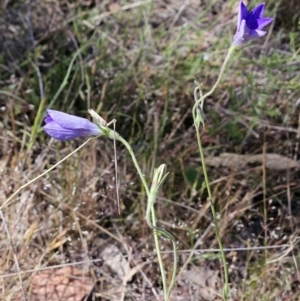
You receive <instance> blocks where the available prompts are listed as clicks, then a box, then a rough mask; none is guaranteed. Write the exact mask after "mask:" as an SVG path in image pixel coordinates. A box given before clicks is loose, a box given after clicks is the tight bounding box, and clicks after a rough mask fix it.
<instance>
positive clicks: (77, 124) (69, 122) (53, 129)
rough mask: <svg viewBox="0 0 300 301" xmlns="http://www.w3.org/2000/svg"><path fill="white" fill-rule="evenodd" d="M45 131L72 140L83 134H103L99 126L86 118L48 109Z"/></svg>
mask: <svg viewBox="0 0 300 301" xmlns="http://www.w3.org/2000/svg"><path fill="white" fill-rule="evenodd" d="M45 122H46V125H45V126H44V127H43V128H44V131H45V132H46V133H47V134H48V135H50V136H51V137H53V138H55V139H57V140H62V141H64V140H70V139H74V138H77V137H82V136H91V135H98V136H99V135H102V131H101V130H100V129H99V128H98V126H97V125H96V124H94V123H92V122H90V121H89V120H88V119H86V118H81V117H77V116H74V115H70V114H66V113H63V112H59V111H55V110H49V109H48V110H47V115H46V118H45Z"/></svg>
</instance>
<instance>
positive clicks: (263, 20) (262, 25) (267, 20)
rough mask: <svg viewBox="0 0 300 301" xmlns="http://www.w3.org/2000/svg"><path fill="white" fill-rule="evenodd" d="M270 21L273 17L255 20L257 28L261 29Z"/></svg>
mask: <svg viewBox="0 0 300 301" xmlns="http://www.w3.org/2000/svg"><path fill="white" fill-rule="evenodd" d="M272 21H273V18H262V19H258V20H257V23H258V27H257V29H263V28H264V27H265V26H267V25H268V24H270V23H271V22H272Z"/></svg>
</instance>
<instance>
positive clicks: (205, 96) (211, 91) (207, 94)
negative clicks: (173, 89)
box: [193, 46, 235, 120]
mask: <svg viewBox="0 0 300 301" xmlns="http://www.w3.org/2000/svg"><path fill="white" fill-rule="evenodd" d="M234 49H235V47H234V46H231V47H230V48H229V50H228V52H227V55H226V58H225V60H224V62H223V65H222V67H221V70H220V73H219V76H218V78H217V81H216V82H215V84H214V85H213V87H212V88H211V89H210V90H209V91H208V92H207V93H205V94H204V95H203V96H202V97H200V98H199V99H198V100H197V101H196V103H195V104H194V106H193V118H194V120H196V109H197V107H198V106H199V104H200V103H201V101H203V100H204V99H205V98H207V97H208V96H210V95H211V94H213V93H214V92H215V90H216V88H217V86H218V85H219V83H220V81H221V79H222V76H223V74H224V71H225V68H226V65H227V63H228V62H229V59H230V57H231V54H232V53H233V51H234Z"/></svg>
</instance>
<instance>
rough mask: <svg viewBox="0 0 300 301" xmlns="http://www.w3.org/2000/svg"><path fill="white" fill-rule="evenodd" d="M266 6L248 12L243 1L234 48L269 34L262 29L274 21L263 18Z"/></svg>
mask: <svg viewBox="0 0 300 301" xmlns="http://www.w3.org/2000/svg"><path fill="white" fill-rule="evenodd" d="M264 10H265V4H264V3H262V4H259V5H257V6H256V7H255V8H254V9H253V10H252V11H251V12H248V9H247V7H246V5H245V4H244V3H243V1H241V2H240V8H239V15H238V20H237V32H236V34H235V36H234V38H233V46H239V45H243V44H245V43H246V42H248V41H249V40H253V39H257V38H260V37H262V36H264V35H265V34H266V33H267V32H266V31H263V30H262V29H263V28H264V27H265V26H267V25H268V24H269V23H271V22H272V21H273V18H263V14H264Z"/></svg>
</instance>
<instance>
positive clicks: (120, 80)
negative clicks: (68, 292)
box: [0, 0, 300, 301]
mask: <svg viewBox="0 0 300 301" xmlns="http://www.w3.org/2000/svg"><path fill="white" fill-rule="evenodd" d="M146 2H147V1H121V2H120V1H97V0H95V1H83V0H77V1H67V0H61V1H58V0H53V1H28V0H27V1H22V2H20V3H18V2H14V1H4V4H3V7H2V11H1V12H0V14H1V15H0V32H1V34H0V69H1V72H0V109H1V110H0V129H1V132H0V180H1V186H0V204H3V203H4V202H5V200H6V199H7V198H9V196H11V195H12V193H13V192H14V191H16V190H17V189H18V188H19V187H20V186H22V185H23V184H25V183H27V182H28V181H29V180H31V179H33V178H34V177H36V176H38V175H39V174H41V173H42V172H43V171H45V170H46V169H47V168H49V167H51V166H52V165H53V164H55V163H56V162H58V161H59V160H60V159H62V158H63V157H64V156H66V155H67V154H69V153H70V152H71V151H73V150H74V149H75V148H76V147H78V146H79V145H80V144H81V143H82V142H83V141H84V140H80V139H77V140H76V141H71V142H67V143H60V142H57V141H53V140H50V139H49V138H48V137H46V136H45V134H44V133H43V132H42V130H41V128H40V125H41V122H42V119H41V117H42V116H41V114H39V113H38V110H40V111H42V112H43V111H44V109H45V107H49V106H51V107H52V108H54V109H59V110H62V111H67V112H71V113H74V114H77V115H81V116H87V109H88V108H89V107H91V108H93V109H95V110H97V111H98V112H101V116H102V117H104V118H105V119H107V120H111V119H112V118H116V119H117V120H118V122H117V131H118V132H119V133H121V134H122V135H123V136H124V137H125V138H126V139H127V140H128V141H129V142H130V143H131V145H132V146H133V148H134V151H135V152H136V155H137V157H138V160H139V163H140V165H141V167H142V169H143V171H144V173H145V175H146V177H147V181H148V182H150V181H151V175H152V174H153V169H154V167H156V166H158V165H159V164H161V163H165V164H167V167H168V171H169V172H170V174H169V176H168V178H167V181H166V183H165V184H164V187H163V189H162V193H161V196H160V198H159V200H158V204H157V208H156V209H157V215H158V218H159V224H160V225H162V226H163V227H165V228H166V229H167V230H169V231H170V232H172V233H173V234H174V236H175V237H176V239H177V240H178V245H179V254H180V267H182V266H186V268H185V269H181V271H180V274H179V276H178V279H177V286H176V288H175V291H174V295H173V299H174V300H218V298H220V297H218V296H220V288H221V287H222V279H223V275H222V267H221V262H220V257H219V252H218V250H217V249H216V248H217V242H216V237H215V233H214V227H213V225H212V218H211V213H210V209H209V202H208V200H207V195H206V191H205V189H203V187H204V186H203V173H202V169H201V163H200V161H199V156H198V151H197V142H196V138H195V132H194V128H193V125H192V117H191V107H192V105H193V87H194V83H193V79H194V78H197V80H199V81H201V82H202V83H203V87H204V89H205V90H207V89H208V88H209V87H210V86H211V84H212V83H213V82H214V81H215V79H216V77H217V74H218V71H219V68H220V65H221V64H222V60H223V58H224V55H225V53H226V49H227V47H228V46H229V43H230V38H229V33H230V32H231V33H233V31H234V30H235V18H236V11H235V9H236V1H227V2H224V4H223V3H222V5H220V4H218V5H216V4H211V5H209V4H208V3H202V2H201V1H196V0H195V1H193V0H190V1H179V0H178V1H177V0H169V1H155V2H154V4H153V5H152V4H150V3H148V4H147V3H146ZM200 2H201V3H200ZM204 2H209V1H204ZM271 2H272V1H269V3H268V7H269V8H270V9H271V8H272V7H273V13H274V14H275V12H276V14H277V16H278V20H280V24H281V26H282V27H280V28H278V26H276V22H275V26H274V28H272V29H270V31H269V32H270V33H269V35H268V36H267V37H266V38H265V39H262V40H261V41H258V42H255V43H253V44H251V45H250V46H249V47H246V48H244V49H243V50H241V51H239V52H238V53H236V55H235V57H234V58H233V59H232V61H231V62H230V64H229V67H228V69H227V71H226V74H225V77H224V79H223V81H222V83H221V85H220V86H219V88H218V91H217V92H216V93H215V94H214V95H213V96H212V97H211V98H209V99H208V100H207V102H206V104H205V111H206V112H207V115H206V125H205V129H204V128H203V129H202V131H201V135H202V139H203V142H204V145H205V152H206V155H207V157H209V160H212V161H211V162H213V163H212V164H210V166H209V167H208V172H209V177H210V181H211V182H212V184H211V185H212V186H211V187H212V191H213V196H214V202H215V204H216V209H217V212H218V216H219V218H220V219H219V225H220V228H221V233H222V238H223V244H224V247H225V248H226V254H227V260H228V267H229V271H230V281H231V297H230V299H231V300H247V301H248V300H249V301H252V300H299V298H300V295H299V281H300V275H299V269H298V265H299V253H298V250H299V241H298V236H299V221H300V220H299V216H300V185H299V175H300V174H299V168H297V164H298V163H297V160H299V138H300V123H299V97H300V96H299V92H298V91H299V54H298V53H299V41H298V40H297V35H296V34H295V33H294V32H293V31H291V30H295V25H290V24H291V23H290V22H287V23H288V24H289V25H288V26H287V28H285V27H284V24H285V22H284V20H286V19H285V18H287V17H285V16H286V14H287V13H286V12H287V11H288V7H286V6H284V7H281V6H280V5H279V7H277V6H276V5H275V4H276V3H275V2H276V1H273V2H274V3H275V4H274V5H273V3H271ZM218 3H219V2H218ZM272 5H273V6H272ZM282 12H284V14H283V13H282ZM293 18H294V16H293ZM293 18H291V19H293ZM293 24H294V23H293ZM72 59H73V61H72ZM68 68H69V73H68V75H67V76H68V78H67V77H66V74H67V70H68ZM63 82H65V85H62V83H63ZM57 91H59V92H57ZM42 99H44V100H43V101H42ZM44 106H45V107H44ZM112 150H113V144H112V142H111V141H107V140H105V139H104V138H103V139H99V140H97V141H96V140H93V141H91V142H90V143H89V144H88V145H87V146H86V147H84V148H83V149H81V150H80V151H79V152H78V153H76V154H75V155H74V156H72V157H71V158H69V159H68V160H67V161H66V162H64V163H63V164H61V165H60V166H59V167H58V168H56V169H55V170H54V171H52V172H51V173H49V174H47V175H46V176H45V177H43V178H41V179H39V180H38V181H36V182H35V183H33V184H31V185H30V186H29V187H27V188H26V189H24V190H22V191H21V192H20V193H19V194H18V195H17V196H16V197H15V198H14V199H13V201H12V202H11V203H10V204H9V206H5V208H3V210H2V214H3V215H2V217H1V223H0V228H1V231H0V288H1V290H0V291H1V293H0V299H1V300H25V297H24V296H27V300H35V299H34V298H35V296H34V292H36V291H37V290H36V285H37V283H36V280H35V279H37V277H36V276H35V275H36V272H37V271H39V272H40V273H43V271H45V270H47V269H50V268H51V270H52V268H54V269H55V270H59V269H60V268H62V267H66V266H68V265H69V264H71V265H72V266H74V267H77V268H78V269H80V270H81V271H82V274H83V275H85V276H86V277H88V278H89V279H90V280H91V282H88V283H89V284H90V285H91V294H90V300H122V299H123V300H162V290H161V281H160V276H159V275H160V274H159V270H158V265H157V261H156V257H155V254H154V253H153V250H154V244H153V238H152V235H151V231H150V230H149V229H148V226H147V224H146V222H145V220H144V216H145V208H146V206H145V192H144V191H143V189H142V188H141V187H142V186H141V184H140V181H139V179H138V177H137V175H136V172H135V169H134V167H133V164H132V163H131V161H130V157H129V155H128V154H127V153H126V151H125V150H124V149H122V148H121V146H119V145H118V147H117V155H118V158H117V159H118V166H119V170H118V172H119V178H120V181H121V183H120V194H121V201H122V204H121V206H122V207H121V209H122V210H121V215H120V216H119V215H118V213H117V203H116V191H115V182H114V162H113V155H112V153H113V152H112ZM224 153H230V154H233V155H245V156H251V155H256V156H258V155H261V158H262V159H261V160H250V161H247V160H246V159H245V161H247V162H246V163H247V164H239V163H238V162H237V163H234V164H227V163H226V162H227V161H226V162H225V161H222V160H220V159H218V158H224V157H222V156H224ZM267 154H277V155H281V156H282V157H281V158H290V159H291V160H293V161H292V162H296V163H295V167H294V168H291V169H290V168H288V167H287V168H281V169H280V170H278V168H277V169H276V168H274V165H272V166H273V167H272V166H270V165H268V164H267V163H268V162H267V159H266V158H267ZM233 155H232V156H233ZM235 158H237V157H235ZM238 158H243V157H242V156H239V157H238ZM244 158H246V157H244ZM247 158H248V157H247ZM256 158H257V157H256ZM264 158H265V159H264ZM276 158H278V157H276ZM240 160H242V159H240ZM219 161H221V164H219V163H218V164H216V162H219ZM284 162H285V161H284ZM289 162H291V161H289ZM279 164H282V161H280V162H279V161H278V165H279ZM278 165H276V164H275V167H276V166H278ZM161 244H162V248H163V250H164V251H166V252H165V253H164V262H165V264H166V267H167V268H168V267H171V266H172V255H171V254H170V253H169V252H167V251H168V250H170V249H171V245H170V243H169V242H168V241H164V240H162V241H161ZM109 254H110V255H109ZM190 254H193V256H191V257H189V255H190ZM188 259H189V260H188ZM187 260H188V261H187ZM114 263H115V264H114ZM43 275H45V274H43ZM193 275H194V276H193ZM77 276H78V275H77ZM77 276H76V277H77ZM49 279H51V277H50V276H49ZM199 279H200V280H199ZM203 279H204V280H205V281H204V282H203V281H202V280H203ZM63 280H64V279H62V281H63ZM90 280H89V281H90ZM49 281H50V280H49ZM68 283H69V282H68ZM30 287H31V288H30ZM122 287H124V289H122ZM85 289H87V288H85ZM22 290H23V291H22ZM87 290H88V289H87ZM75 295H76V294H75ZM36 298H38V297H36ZM72 298H73V299H67V297H61V299H62V300H73V301H75V300H76V297H75V296H72ZM93 298H94V299H93ZM39 300H42V299H39ZM53 300H54V299H53Z"/></svg>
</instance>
